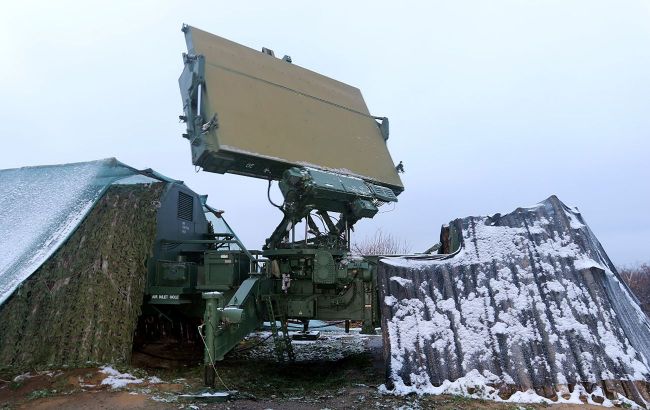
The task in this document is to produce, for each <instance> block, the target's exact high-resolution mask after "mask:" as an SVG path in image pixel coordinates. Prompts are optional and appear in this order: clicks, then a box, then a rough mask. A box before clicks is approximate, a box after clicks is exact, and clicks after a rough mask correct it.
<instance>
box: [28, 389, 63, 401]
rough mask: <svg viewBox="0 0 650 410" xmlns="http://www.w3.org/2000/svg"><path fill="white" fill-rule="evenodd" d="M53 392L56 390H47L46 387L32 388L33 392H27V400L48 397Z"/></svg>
mask: <svg viewBox="0 0 650 410" xmlns="http://www.w3.org/2000/svg"><path fill="white" fill-rule="evenodd" d="M54 393H56V390H48V389H43V390H34V391H33V392H31V393H29V396H27V400H36V399H42V398H43V397H49V396H51V395H52V394H54Z"/></svg>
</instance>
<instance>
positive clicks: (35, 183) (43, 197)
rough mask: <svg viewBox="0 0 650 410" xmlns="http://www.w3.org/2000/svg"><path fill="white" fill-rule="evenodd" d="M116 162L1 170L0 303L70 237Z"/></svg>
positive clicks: (121, 169) (122, 170)
mask: <svg viewBox="0 0 650 410" xmlns="http://www.w3.org/2000/svg"><path fill="white" fill-rule="evenodd" d="M136 173H137V171H136V170H135V169H133V168H131V167H129V166H126V165H124V164H122V163H121V162H119V161H117V160H116V159H115V158H109V159H103V160H98V161H91V162H81V163H74V164H64V165H51V166H37V167H24V168H16V169H4V170H0V250H1V251H0V305H1V304H2V303H3V302H4V301H5V300H6V299H7V298H8V297H9V296H11V294H12V293H13V292H14V290H16V288H17V287H18V286H19V285H20V284H21V283H22V282H23V281H24V280H25V279H27V278H28V277H29V276H30V275H31V274H32V273H33V272H34V271H36V269H38V267H39V266H41V265H42V264H43V262H45V261H46V260H47V259H48V258H49V257H50V256H51V255H52V254H53V253H54V252H55V251H56V250H57V249H58V248H59V247H60V246H61V245H62V244H63V243H64V242H65V240H66V239H67V238H68V237H69V235H70V234H71V233H72V232H73V231H74V230H75V228H76V227H77V226H78V225H79V223H80V222H81V221H82V220H83V219H84V217H85V216H86V214H87V213H88V212H89V211H90V209H92V207H93V205H94V204H95V202H96V201H97V200H98V199H99V198H100V197H101V196H102V194H103V193H104V191H105V190H106V188H107V187H108V186H110V185H111V184H112V183H113V182H115V181H117V180H120V179H123V178H127V177H131V176H133V175H135V174H136Z"/></svg>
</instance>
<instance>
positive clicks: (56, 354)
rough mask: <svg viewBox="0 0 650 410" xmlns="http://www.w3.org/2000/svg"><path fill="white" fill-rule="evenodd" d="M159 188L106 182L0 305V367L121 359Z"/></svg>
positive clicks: (132, 324)
mask: <svg viewBox="0 0 650 410" xmlns="http://www.w3.org/2000/svg"><path fill="white" fill-rule="evenodd" d="M164 187H165V184H164V183H153V184H138V185H114V186H111V187H110V188H109V189H108V191H107V192H106V193H105V194H104V196H103V197H102V198H101V199H100V200H99V201H98V202H97V203H96V204H95V206H94V208H93V209H92V211H91V212H90V214H89V215H88V216H87V217H86V218H85V220H84V221H83V222H82V223H81V224H80V225H79V227H78V228H77V230H76V231H75V232H74V233H73V234H72V236H71V237H70V238H69V239H68V240H67V241H66V243H65V244H64V245H63V246H62V247H61V248H59V249H58V250H57V252H56V253H55V254H54V255H53V256H52V257H51V258H50V259H49V260H48V261H47V262H45V263H44V264H43V265H42V266H41V267H40V268H39V269H38V270H37V271H36V272H35V273H34V274H33V275H32V276H31V277H30V278H29V279H27V280H26V281H25V282H23V284H22V285H21V286H20V287H19V288H18V289H17V290H16V291H15V292H14V294H13V295H12V296H11V297H10V298H9V299H8V300H7V301H6V302H5V303H4V304H3V305H1V306H0V370H11V371H23V370H29V369H32V368H44V367H56V366H62V365H67V366H75V365H87V363H89V362H91V363H118V364H119V363H128V362H129V360H130V357H131V348H132V339H133V333H134V330H135V328H136V326H137V322H138V316H139V315H140V311H141V306H142V299H143V294H144V287H145V281H146V261H147V258H148V257H149V256H150V255H151V252H152V247H153V243H154V240H155V236H156V217H157V212H158V207H157V204H158V203H159V202H158V201H159V199H160V197H161V195H162V193H163V190H164Z"/></svg>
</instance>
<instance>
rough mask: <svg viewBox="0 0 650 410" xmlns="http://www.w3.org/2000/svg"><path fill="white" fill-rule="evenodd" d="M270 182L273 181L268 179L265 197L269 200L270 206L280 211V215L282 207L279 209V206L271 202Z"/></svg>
mask: <svg viewBox="0 0 650 410" xmlns="http://www.w3.org/2000/svg"><path fill="white" fill-rule="evenodd" d="M272 181H273V180H272V179H271V178H269V187H268V189H267V190H266V197H267V198H268V199H269V202H270V203H271V205H273V206H274V207H276V208H278V209H279V210H280V211H282V213H284V209H282V207H281V206H280V205H277V204H276V203H274V202H273V201H272V200H271V182H272Z"/></svg>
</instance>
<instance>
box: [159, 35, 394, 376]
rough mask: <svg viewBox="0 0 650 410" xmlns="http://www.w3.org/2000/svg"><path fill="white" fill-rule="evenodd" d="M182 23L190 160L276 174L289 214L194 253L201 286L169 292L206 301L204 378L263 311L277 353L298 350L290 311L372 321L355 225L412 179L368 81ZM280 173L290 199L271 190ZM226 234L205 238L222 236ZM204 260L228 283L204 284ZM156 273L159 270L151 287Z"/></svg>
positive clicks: (302, 316)
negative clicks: (373, 104)
mask: <svg viewBox="0 0 650 410" xmlns="http://www.w3.org/2000/svg"><path fill="white" fill-rule="evenodd" d="M182 31H183V33H184V34H185V40H186V43H187V53H184V54H183V62H184V65H185V66H184V69H183V72H182V74H181V76H180V79H179V85H180V91H181V97H182V101H183V111H184V113H183V115H182V116H180V119H181V120H182V121H184V122H185V123H186V124H187V132H186V133H185V134H183V137H184V138H186V139H187V140H188V142H189V145H190V148H191V153H192V163H193V164H194V165H195V166H198V167H200V168H201V169H202V170H204V171H207V172H214V173H218V174H223V173H232V174H239V175H243V176H247V177H252V178H261V179H264V180H267V181H268V184H269V185H268V186H269V191H268V192H266V193H265V194H266V196H267V197H268V200H269V202H271V205H272V206H275V207H277V208H278V209H279V210H280V211H281V212H282V215H283V217H282V219H281V220H280V222H279V224H278V226H277V228H275V230H274V231H273V232H271V233H270V236H269V237H268V239H267V240H266V242H265V244H264V246H263V249H262V250H261V251H257V252H256V251H251V252H249V251H245V252H244V250H243V246H238V248H237V250H234V251H231V250H227V249H226V250H223V251H221V252H216V251H215V250H214V249H206V250H205V251H204V256H203V260H199V261H197V262H196V263H197V264H198V265H199V266H203V272H204V273H203V279H202V280H203V281H202V282H201V281H199V282H200V283H203V284H204V286H203V287H194V288H192V289H190V290H187V289H186V290H185V292H188V291H189V292H190V293H192V296H183V295H180V296H168V298H169V297H171V298H173V299H168V300H179V299H183V298H184V297H189V298H194V299H196V298H197V297H198V295H201V296H200V297H201V298H202V299H203V300H204V301H205V303H204V307H205V310H204V321H203V324H202V325H201V327H200V332H201V338H202V340H203V341H204V343H205V354H204V363H205V381H206V384H208V385H213V384H214V377H215V367H214V364H215V362H217V361H219V360H222V359H223V357H224V355H225V354H226V353H228V352H229V351H230V350H232V349H233V347H234V346H235V345H236V344H237V343H238V342H239V341H241V340H242V339H243V338H244V337H245V336H246V335H248V334H249V333H250V332H251V331H253V330H254V329H256V328H258V327H259V326H260V325H261V324H262V322H264V321H268V322H269V323H270V326H271V330H272V334H273V337H274V341H275V348H276V354H277V357H278V359H279V360H292V359H293V351H292V348H291V341H290V338H289V333H288V327H287V321H288V320H298V321H300V322H302V323H304V330H305V331H307V330H308V323H309V320H310V319H320V320H354V321H362V322H363V330H364V331H368V332H372V331H374V327H375V326H376V325H377V324H378V323H379V320H378V319H379V318H378V308H377V286H376V276H375V271H374V264H373V261H372V260H371V259H368V258H364V257H361V256H358V255H351V253H350V241H351V238H350V236H351V232H352V229H353V227H354V225H355V224H356V223H357V222H358V221H359V220H361V219H363V218H372V217H373V216H374V215H375V214H376V213H377V212H378V208H379V207H380V206H381V205H383V204H386V203H389V202H396V201H397V195H399V194H400V193H401V192H402V191H403V189H404V187H403V185H402V182H401V180H400V178H399V175H398V172H397V170H396V168H395V164H394V163H393V160H392V159H391V156H390V154H389V152H388V149H387V146H386V141H387V140H388V137H389V123H388V119H387V118H385V117H376V116H373V115H371V114H370V113H369V111H368V108H367V107H366V104H365V102H364V100H363V97H362V95H361V92H360V91H359V89H357V88H355V87H352V86H350V85H347V84H344V83H342V82H339V81H336V80H333V79H331V78H328V77H325V76H323V75H321V74H318V73H315V72H312V71H310V70H307V69H305V68H302V67H299V66H297V65H295V64H293V63H292V60H291V58H290V57H289V56H284V57H283V58H277V57H275V55H274V52H273V51H272V50H270V49H267V48H264V49H262V51H256V50H253V49H250V48H247V47H244V46H242V45H239V44H237V43H234V42H232V41H229V40H226V39H224V38H221V37H218V36H215V35H213V34H210V33H207V32H205V31H202V30H199V29H197V28H195V27H191V26H188V25H184V26H183V28H182ZM274 182H277V183H278V184H279V188H280V191H281V193H282V195H283V197H284V202H283V203H282V204H274V203H273V202H272V201H271V198H270V194H269V193H270V189H271V186H272V184H273V183H274ZM261 194H262V193H261ZM298 227H299V228H298ZM298 230H300V232H298ZM227 240H229V239H228V238H218V237H211V238H208V239H205V240H204V242H205V243H206V244H211V245H212V246H214V245H217V246H221V245H222V244H224V243H226V242H227ZM230 240H232V238H231V239H230ZM200 242H201V240H193V241H192V244H197V243H200ZM237 245H241V244H240V243H239V242H238V243H237ZM260 256H261V257H260ZM221 258H223V261H226V260H228V261H231V263H232V264H236V263H239V264H238V266H251V267H252V268H251V269H250V270H249V271H248V272H246V274H245V275H242V276H239V275H234V274H233V270H232V269H227V268H226V264H225V263H222V264H219V265H216V264H215V263H214V262H215V261H212V259H215V260H216V261H221ZM199 259H200V258H199ZM208 259H209V260H208ZM244 259H245V261H246V262H247V263H243V264H242V262H241V261H242V260H244ZM236 261H240V262H236ZM248 262H252V263H248ZM184 263H189V262H187V261H185V260H183V258H177V260H175V262H174V263H173V264H171V266H173V267H174V269H176V271H174V272H177V271H178V272H183V274H182V275H181V276H183V275H186V276H187V281H188V283H197V281H196V280H194V279H192V278H191V275H192V274H193V273H192V272H194V271H192V270H191V269H189V268H188V269H184V268H183V264H184ZM230 266H233V265H230ZM228 267H229V266H228ZM185 272H186V273H185ZM207 272H214V274H213V275H212V276H211V277H210V278H209V279H210V280H211V281H212V282H213V283H218V284H222V285H224V286H221V287H220V286H212V287H210V286H208V285H206V282H205V280H206V276H205V275H206V273H207ZM170 275H171V276H174V274H168V275H167V276H170ZM219 275H225V277H224V278H221V277H220V276H219ZM159 277H160V278H164V277H165V275H164V274H163V275H162V276H159ZM157 285H158V284H157V283H156V281H155V280H154V281H152V282H150V288H151V287H153V288H155V287H156V286H157ZM152 293H153V292H152ZM155 300H156V299H153V296H152V301H154V303H155Z"/></svg>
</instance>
